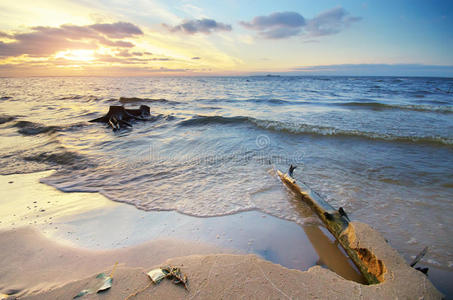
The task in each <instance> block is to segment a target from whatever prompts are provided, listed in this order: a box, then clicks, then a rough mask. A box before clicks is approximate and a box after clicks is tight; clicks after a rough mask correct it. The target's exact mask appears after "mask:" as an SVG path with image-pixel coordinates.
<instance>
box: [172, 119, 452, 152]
mask: <svg viewBox="0 0 453 300" xmlns="http://www.w3.org/2000/svg"><path fill="white" fill-rule="evenodd" d="M208 124H249V125H253V126H255V127H258V128H261V129H265V130H269V131H275V132H286V133H291V134H309V135H315V136H332V137H352V138H353V137H355V138H365V139H369V140H381V141H393V142H412V143H425V144H426V143H428V144H441V145H453V139H451V138H446V137H441V136H404V135H394V134H388V133H376V132H367V131H360V130H344V129H339V128H335V127H328V126H319V125H311V124H305V123H299V124H297V123H291V122H281V121H274V120H261V119H256V118H252V117H244V116H236V117H223V116H195V117H193V118H191V119H186V120H184V121H181V122H180V123H179V125H180V126H200V125H208Z"/></svg>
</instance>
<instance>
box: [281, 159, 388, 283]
mask: <svg viewBox="0 0 453 300" xmlns="http://www.w3.org/2000/svg"><path fill="white" fill-rule="evenodd" d="M294 169H295V168H294V167H292V166H291V167H290V170H289V171H288V173H292V172H293V171H294ZM277 175H278V176H279V177H280V179H281V180H282V182H283V183H284V184H285V185H286V186H287V187H288V188H290V189H291V190H292V191H293V192H294V193H295V194H296V196H297V197H300V199H301V200H303V201H304V202H305V203H307V204H308V205H309V206H310V207H311V209H312V210H313V211H314V212H315V213H316V214H317V215H318V217H319V218H320V219H321V220H322V221H323V223H324V224H325V225H326V228H327V229H328V230H329V231H330V233H332V235H333V236H334V237H335V238H336V240H337V241H338V242H339V243H340V245H341V246H342V247H343V249H344V250H345V251H346V253H347V254H348V256H349V257H350V258H351V260H352V261H353V262H354V264H355V265H356V266H357V267H358V269H359V270H360V272H361V273H362V275H363V277H364V278H365V280H366V281H367V282H368V283H369V284H376V283H380V282H382V281H383V280H384V273H385V272H386V267H385V265H384V264H383V262H382V261H381V260H380V259H378V258H377V257H375V255H374V254H373V253H372V252H371V251H370V250H369V249H366V248H359V247H358V246H357V244H356V243H355V242H354V238H351V237H352V235H353V234H352V233H353V229H350V228H349V227H350V225H349V217H348V216H347V214H346V212H345V211H344V209H343V208H341V207H340V209H339V210H336V209H334V208H333V207H332V206H331V205H330V204H329V203H328V202H327V201H325V200H324V199H322V198H321V197H320V196H319V195H318V194H316V193H315V192H313V191H312V190H311V189H310V188H308V187H307V186H306V185H304V184H303V183H296V180H295V179H294V178H293V177H292V176H290V175H289V174H283V173H282V172H280V171H279V170H277Z"/></svg>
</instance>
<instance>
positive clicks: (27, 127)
mask: <svg viewBox="0 0 453 300" xmlns="http://www.w3.org/2000/svg"><path fill="white" fill-rule="evenodd" d="M12 127H16V128H18V130H17V131H18V132H19V133H20V134H23V135H37V134H42V133H49V134H50V133H54V132H56V131H58V130H61V129H62V127H60V126H45V125H42V124H39V123H34V122H30V121H17V122H16V123H15V124H14V125H13V126H12Z"/></svg>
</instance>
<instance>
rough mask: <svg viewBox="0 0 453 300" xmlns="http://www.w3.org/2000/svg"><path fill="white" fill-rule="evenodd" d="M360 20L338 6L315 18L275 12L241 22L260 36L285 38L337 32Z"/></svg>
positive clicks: (293, 13) (316, 35)
mask: <svg viewBox="0 0 453 300" xmlns="http://www.w3.org/2000/svg"><path fill="white" fill-rule="evenodd" d="M359 20H361V18H359V17H353V16H350V14H349V13H348V12H347V11H346V10H344V9H343V8H341V7H336V8H333V9H330V10H328V11H325V12H322V13H320V14H318V15H317V16H316V17H314V18H313V19H305V18H304V17H303V16H302V15H301V14H299V13H297V12H274V13H272V14H270V15H268V16H257V17H255V18H253V19H252V21H250V22H244V21H243V22H240V24H241V25H242V26H244V27H245V28H248V29H252V30H256V31H258V35H259V36H261V37H264V38H267V39H283V38H289V37H292V36H297V35H303V36H306V37H311V38H313V37H320V36H325V35H332V34H337V33H339V32H340V31H342V30H344V29H345V28H347V27H348V26H350V25H351V24H352V23H354V22H357V21H359Z"/></svg>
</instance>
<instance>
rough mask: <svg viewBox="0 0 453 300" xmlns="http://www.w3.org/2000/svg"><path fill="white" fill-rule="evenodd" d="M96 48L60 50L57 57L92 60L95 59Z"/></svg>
mask: <svg viewBox="0 0 453 300" xmlns="http://www.w3.org/2000/svg"><path fill="white" fill-rule="evenodd" d="M94 54H95V52H94V50H66V51H61V52H58V53H57V54H56V55H55V57H56V58H64V59H66V60H72V61H86V62H88V61H92V60H95V59H96V57H95V56H94Z"/></svg>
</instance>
